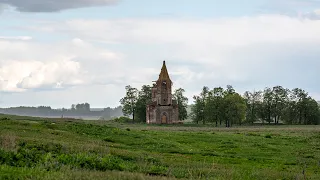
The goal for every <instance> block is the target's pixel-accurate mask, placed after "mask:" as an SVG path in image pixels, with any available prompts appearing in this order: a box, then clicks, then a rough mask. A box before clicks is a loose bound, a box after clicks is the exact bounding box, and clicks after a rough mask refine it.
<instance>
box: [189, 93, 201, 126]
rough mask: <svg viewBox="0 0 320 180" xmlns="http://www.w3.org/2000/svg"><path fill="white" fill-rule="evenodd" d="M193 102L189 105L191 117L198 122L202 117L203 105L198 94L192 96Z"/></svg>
mask: <svg viewBox="0 0 320 180" xmlns="http://www.w3.org/2000/svg"><path fill="white" fill-rule="evenodd" d="M193 100H194V104H193V105H192V106H191V114H190V116H191V119H192V120H193V122H195V123H197V124H199V121H201V120H202V117H203V105H202V101H201V98H200V97H199V96H193Z"/></svg>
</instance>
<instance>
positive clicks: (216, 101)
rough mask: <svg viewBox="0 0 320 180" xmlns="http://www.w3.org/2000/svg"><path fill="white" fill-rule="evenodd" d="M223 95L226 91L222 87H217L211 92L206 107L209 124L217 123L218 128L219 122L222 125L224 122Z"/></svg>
mask: <svg viewBox="0 0 320 180" xmlns="http://www.w3.org/2000/svg"><path fill="white" fill-rule="evenodd" d="M223 95H224V91H223V88H221V87H216V88H214V89H213V90H211V91H209V93H208V96H207V100H206V106H205V110H204V111H205V114H206V116H207V119H208V121H209V122H215V124H216V126H218V122H219V121H220V125H221V124H222V121H223V114H222V108H223Z"/></svg>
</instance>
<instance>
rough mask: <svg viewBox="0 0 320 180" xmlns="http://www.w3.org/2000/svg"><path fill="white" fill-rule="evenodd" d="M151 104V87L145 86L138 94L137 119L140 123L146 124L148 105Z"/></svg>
mask: <svg viewBox="0 0 320 180" xmlns="http://www.w3.org/2000/svg"><path fill="white" fill-rule="evenodd" d="M150 102H151V86H149V85H143V86H142V88H141V90H140V91H139V92H138V98H137V102H136V117H137V121H139V122H146V108H147V104H148V103H150Z"/></svg>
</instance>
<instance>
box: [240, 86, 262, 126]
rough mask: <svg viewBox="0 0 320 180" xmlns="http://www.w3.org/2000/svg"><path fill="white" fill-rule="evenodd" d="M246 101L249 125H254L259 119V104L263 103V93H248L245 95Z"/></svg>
mask: <svg viewBox="0 0 320 180" xmlns="http://www.w3.org/2000/svg"><path fill="white" fill-rule="evenodd" d="M244 99H245V102H246V106H247V112H246V120H247V122H249V123H252V124H253V123H254V122H255V121H257V119H258V118H259V107H260V106H259V104H261V101H262V92H261V91H253V92H249V91H246V92H245V93H244Z"/></svg>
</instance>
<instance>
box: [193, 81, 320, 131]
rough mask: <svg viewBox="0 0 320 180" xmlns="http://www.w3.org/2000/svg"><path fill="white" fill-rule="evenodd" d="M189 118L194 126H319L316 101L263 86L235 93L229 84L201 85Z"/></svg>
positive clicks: (300, 91)
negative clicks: (262, 87) (222, 85)
mask: <svg viewBox="0 0 320 180" xmlns="http://www.w3.org/2000/svg"><path fill="white" fill-rule="evenodd" d="M193 100H194V104H193V105H192V107H191V113H190V117H191V118H192V120H193V122H195V123H197V124H198V123H202V124H206V123H210V124H215V125H216V126H222V125H223V126H226V127H230V126H232V125H233V124H237V125H241V124H254V123H261V124H266V123H267V124H271V123H273V124H280V123H283V124H305V125H310V124H319V123H320V108H319V104H318V102H317V101H316V100H314V99H313V98H312V97H311V96H309V95H308V93H307V92H306V91H305V90H303V89H300V88H294V89H292V90H290V89H287V88H284V87H282V86H274V87H272V88H269V87H266V88H265V89H264V90H260V91H252V92H250V91H246V92H245V93H244V94H243V95H240V94H239V93H237V92H236V91H235V90H234V88H233V87H232V86H231V85H228V86H227V87H226V88H222V87H215V88H213V89H209V88H208V87H206V86H204V87H203V88H202V91H201V93H200V94H199V95H195V96H194V97H193Z"/></svg>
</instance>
